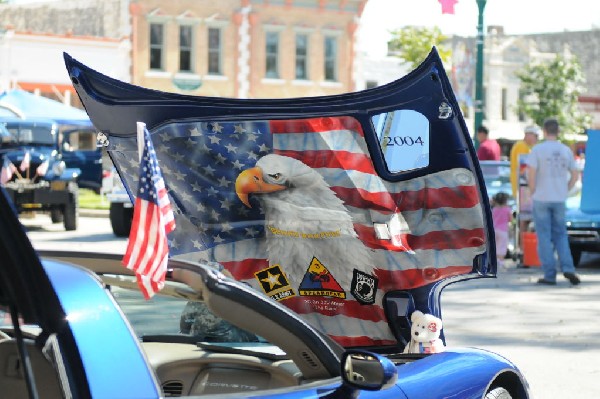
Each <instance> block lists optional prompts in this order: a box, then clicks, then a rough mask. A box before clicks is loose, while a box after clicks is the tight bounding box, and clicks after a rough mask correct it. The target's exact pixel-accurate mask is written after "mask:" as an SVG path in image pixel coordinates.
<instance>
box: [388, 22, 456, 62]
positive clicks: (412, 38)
mask: <svg viewBox="0 0 600 399" xmlns="http://www.w3.org/2000/svg"><path fill="white" fill-rule="evenodd" d="M391 33H392V40H391V41H390V43H389V49H390V50H391V51H393V52H395V53H397V56H398V57H399V58H401V59H402V60H403V62H404V63H406V64H409V65H410V67H411V68H413V69H414V68H416V67H417V66H418V65H419V64H420V63H421V62H423V61H424V60H425V58H426V57H427V55H428V54H429V52H430V51H431V48H432V47H433V46H436V47H437V51H438V53H439V54H440V58H441V59H442V61H443V62H444V63H447V62H448V61H449V60H450V55H451V50H450V49H448V48H446V47H445V46H444V45H443V43H444V42H445V41H446V40H448V37H446V36H444V35H443V34H442V31H441V30H440V28H438V27H437V26H435V27H433V28H425V27H420V26H406V27H404V28H401V29H397V30H394V31H392V32H391Z"/></svg>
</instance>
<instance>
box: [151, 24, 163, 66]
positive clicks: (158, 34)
mask: <svg viewBox="0 0 600 399" xmlns="http://www.w3.org/2000/svg"><path fill="white" fill-rule="evenodd" d="M163 47H164V25H163V24H150V69H158V70H162V69H163Z"/></svg>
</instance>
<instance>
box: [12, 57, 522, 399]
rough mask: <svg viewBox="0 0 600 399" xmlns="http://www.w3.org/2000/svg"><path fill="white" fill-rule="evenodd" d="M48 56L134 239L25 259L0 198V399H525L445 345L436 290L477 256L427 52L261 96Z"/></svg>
mask: <svg viewBox="0 0 600 399" xmlns="http://www.w3.org/2000/svg"><path fill="white" fill-rule="evenodd" d="M65 61H66V65H67V69H68V71H69V75H70V77H71V80H72V82H73V84H74V86H75V88H76V90H77V92H78V94H79V97H80V98H81V100H82V102H83V104H84V106H85V108H86V110H87V112H88V114H89V115H90V118H91V119H92V121H93V123H94V125H95V126H96V128H97V129H98V130H99V131H101V132H102V135H101V137H100V138H101V140H100V141H99V142H100V143H101V144H102V145H105V146H106V147H107V150H108V153H109V154H110V156H111V158H112V160H113V163H114V165H115V167H116V170H117V171H118V173H119V175H120V177H121V179H122V181H123V183H124V185H125V187H126V188H127V190H128V193H129V196H130V198H131V200H132V202H133V203H134V209H135V211H134V218H133V223H132V230H131V234H130V240H129V244H128V248H127V252H126V253H125V254H115V255H102V254H90V253H74V252H56V251H55V252H40V253H36V252H35V251H34V250H33V248H32V246H31V244H30V242H29V240H28V239H27V236H26V234H25V232H24V230H23V227H22V226H21V225H20V223H19V222H18V219H17V217H16V216H15V213H14V210H13V209H12V208H11V205H10V203H9V202H8V200H7V198H6V195H5V193H4V191H3V190H0V191H1V192H2V195H0V226H1V227H0V253H2V254H4V255H3V259H2V261H0V265H1V267H0V309H1V310H2V315H3V316H4V317H3V319H2V320H3V323H2V329H1V331H2V339H1V340H0V362H1V364H2V367H3V369H2V370H3V374H2V376H0V386H1V387H2V392H3V395H5V394H6V395H7V396H3V397H9V398H11V397H14V398H22V397H27V395H29V397H31V398H36V397H49V398H62V397H74V398H87V397H93V398H158V397H173V396H175V397H179V396H181V397H211V398H213V397H214V398H233V397H236V398H237V397H246V398H259V397H260V398H356V397H361V398H419V399H426V398H473V399H475V398H477V399H481V398H486V399H491V398H496V399H498V398H502V399H506V398H528V397H529V393H528V392H529V391H528V386H527V383H526V381H525V378H524V376H523V375H522V374H521V373H520V372H519V370H518V369H517V368H516V367H515V366H514V365H513V364H512V363H511V362H510V361H508V360H507V359H505V358H503V357H502V356H500V355H497V354H494V353H491V352H488V351H485V350H480V349H475V348H458V347H453V346H452V344H451V342H445V336H444V330H443V324H442V309H441V303H440V296H441V293H442V291H443V289H444V287H446V286H448V285H449V284H452V283H456V282H459V281H464V280H468V279H473V278H480V277H494V276H495V273H496V264H495V259H496V256H495V253H494V238H493V237H494V234H493V226H492V221H491V214H490V207H489V202H488V198H487V195H485V192H486V191H485V187H484V181H483V177H482V173H481V170H480V167H479V164H478V162H477V159H476V156H475V151H474V148H473V146H472V144H471V139H470V137H469V135H468V132H467V128H466V126H465V122H464V120H463V118H462V116H461V114H460V110H459V107H458V104H457V103H456V100H455V98H454V94H453V92H452V90H451V87H450V83H449V81H448V78H447V76H446V74H445V72H444V68H443V65H442V63H441V61H440V59H439V57H438V55H437V53H436V52H435V50H434V51H432V53H431V54H430V56H429V57H428V58H427V59H426V60H425V61H424V62H423V64H422V65H421V66H420V67H418V68H417V69H416V70H415V71H413V72H412V73H410V74H409V75H407V76H406V77H404V78H403V79H400V80H398V81H396V82H393V83H391V84H388V85H386V86H381V87H377V88H374V89H369V90H366V91H363V92H357V93H349V94H344V95H337V96H327V97H315V98H296V99H278V100H240V99H226V98H202V97H192V96H184V95H178V94H170V93H162V92H157V91H153V90H148V89H144V88H141V87H136V86H132V85H129V84H126V83H123V82H120V81H116V80H114V79H111V78H109V77H107V76H104V75H101V74H100V73H98V72H95V71H94V70H92V69H90V68H89V67H87V66H85V65H83V64H81V63H80V62H78V61H76V60H74V59H73V58H71V57H70V56H68V55H65ZM124 264H125V265H127V267H124V266H123V265H124ZM145 298H149V299H145ZM423 320H428V321H427V322H423ZM433 320H435V321H433ZM425 337H426V338H425Z"/></svg>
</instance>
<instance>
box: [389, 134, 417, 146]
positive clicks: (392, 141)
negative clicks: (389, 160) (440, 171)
mask: <svg viewBox="0 0 600 399" xmlns="http://www.w3.org/2000/svg"><path fill="white" fill-rule="evenodd" d="M415 144H419V145H421V146H423V145H424V144H425V143H424V142H423V139H422V138H421V136H418V137H417V138H413V137H412V136H404V137H402V136H394V137H389V136H387V137H383V140H382V143H381V145H382V146H384V147H387V146H395V145H397V146H400V147H401V146H403V145H405V146H407V147H412V146H413V145H415Z"/></svg>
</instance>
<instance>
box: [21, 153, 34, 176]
mask: <svg viewBox="0 0 600 399" xmlns="http://www.w3.org/2000/svg"><path fill="white" fill-rule="evenodd" d="M30 162H31V153H30V152H29V151H26V152H25V156H23V160H22V161H21V165H19V170H20V171H21V172H25V171H26V170H27V169H29V163H30Z"/></svg>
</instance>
